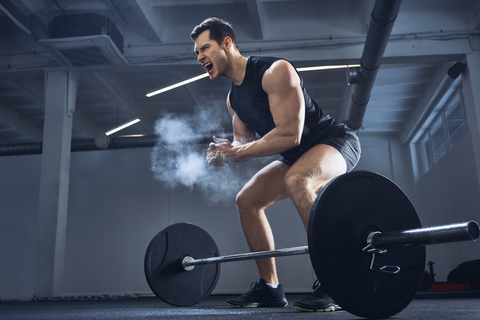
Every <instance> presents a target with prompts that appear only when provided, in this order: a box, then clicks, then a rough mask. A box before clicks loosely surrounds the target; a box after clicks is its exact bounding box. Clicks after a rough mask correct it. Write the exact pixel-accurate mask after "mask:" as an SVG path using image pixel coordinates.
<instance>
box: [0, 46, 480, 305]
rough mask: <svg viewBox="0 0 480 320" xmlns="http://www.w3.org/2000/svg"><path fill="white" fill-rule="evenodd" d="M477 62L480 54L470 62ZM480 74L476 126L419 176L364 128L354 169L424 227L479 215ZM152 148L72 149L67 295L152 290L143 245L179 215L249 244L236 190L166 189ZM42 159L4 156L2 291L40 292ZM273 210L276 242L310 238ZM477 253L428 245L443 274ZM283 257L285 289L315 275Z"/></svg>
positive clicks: (469, 86) (471, 107)
mask: <svg viewBox="0 0 480 320" xmlns="http://www.w3.org/2000/svg"><path fill="white" fill-rule="evenodd" d="M468 59H470V57H468ZM478 64H480V54H477V55H476V57H474V59H473V61H472V63H470V65H475V66H477V65H478ZM478 78H479V76H477V75H475V74H474V73H468V71H467V73H466V74H465V78H464V86H465V95H466V101H467V113H468V116H469V125H470V131H469V132H468V133H467V135H466V136H465V137H464V138H463V139H462V140H461V141H460V142H459V143H458V144H457V145H456V146H455V148H454V149H453V150H451V151H450V152H449V153H448V154H447V155H446V156H444V157H443V158H442V159H441V160H440V161H439V162H438V163H437V164H436V165H435V166H434V167H433V168H432V170H431V171H429V172H428V173H427V174H426V175H424V176H422V177H421V178H420V179H419V180H418V181H416V182H415V181H414V179H413V173H412V172H413V171H412V164H411V160H410V148H409V146H408V145H403V144H401V143H400V141H399V138H398V137H392V136H388V135H367V134H362V133H360V134H359V136H360V139H361V142H362V147H363V153H362V159H361V161H360V163H359V165H358V166H357V170H370V171H375V172H378V173H380V174H383V175H385V176H387V177H389V178H391V179H392V180H394V181H395V182H397V184H398V185H399V186H400V187H401V188H402V189H403V190H404V191H405V192H406V193H407V195H408V196H409V197H410V198H411V199H412V201H413V203H414V205H415V207H416V208H417V211H418V214H419V216H420V219H421V220H422V222H423V225H424V226H429V225H438V224H445V223H451V222H457V221H463V220H470V219H476V220H480V217H479V215H480V214H479V210H478V207H479V205H480V186H479V177H480V175H479V168H480V161H479V159H480V151H479V150H480V148H479V145H480V131H479V129H478V128H479V126H478V120H477V119H480V117H479V114H480V112H478V110H477V109H479V108H480V96H479V93H478V90H475V89H473V88H478V86H479V85H480V79H478ZM475 84H477V85H475ZM150 152H151V150H150V149H130V150H115V151H92V152H78V153H73V154H72V157H71V169H70V190H69V208H68V220H67V221H68V225H67V236H66V254H65V270H64V277H65V278H64V283H63V290H62V292H63V295H64V296H71V295H76V296H85V295H101V294H114V295H118V294H132V293H139V294H144V293H145V294H148V293H151V292H150V290H149V288H148V285H147V284H146V281H145V279H144V275H143V256H144V253H145V249H146V247H147V245H148V243H149V241H150V239H151V238H152V237H153V236H154V235H155V234H156V233H157V232H158V231H159V230H160V229H162V228H163V227H165V226H167V225H169V224H172V223H176V222H182V221H188V222H192V223H195V224H198V225H199V226H201V227H203V228H204V229H205V230H207V231H208V232H209V233H210V234H211V235H212V237H213V238H214V239H215V240H216V242H217V245H218V247H219V249H220V252H221V253H222V254H232V253H239V252H246V251H248V249H247V246H246V243H245V240H244V238H243V234H242V230H241V227H240V223H239V219H238V216H237V213H236V210H235V204H234V202H233V197H232V198H231V200H230V201H225V202H223V203H220V204H213V203H212V202H210V201H207V200H205V196H204V195H203V194H201V193H200V192H199V190H197V189H193V190H189V189H186V188H180V187H179V188H176V189H174V190H169V189H166V188H165V186H164V185H162V184H161V183H160V182H158V181H155V180H154V178H153V173H152V172H151V171H150ZM40 165H41V156H40V155H33V156H14V157H1V158H0V190H1V191H2V192H0V204H1V214H0V257H1V259H0V299H30V298H32V296H33V283H34V281H33V280H34V270H35V250H36V247H35V246H36V235H35V232H36V224H37V221H36V219H37V207H38V201H39V200H38V198H39V197H38V194H39V180H40ZM243 165H244V166H246V167H245V168H247V167H248V168H251V166H252V165H253V166H259V164H258V163H246V164H243ZM267 212H268V215H269V218H270V221H271V224H272V227H273V230H274V234H275V236H276V242H277V247H279V248H281V247H291V246H299V245H305V244H306V234H305V231H304V230H303V227H302V225H301V222H300V219H299V217H298V215H297V213H296V212H295V209H294V207H293V205H292V204H291V202H290V201H289V200H287V201H284V202H282V203H279V204H276V205H275V206H274V207H272V208H270V209H269V210H268V211H267ZM479 258H480V246H479V245H478V242H470V243H457V244H446V245H438V246H430V247H428V248H427V261H429V260H431V261H434V262H435V270H436V273H437V280H439V281H444V280H446V277H447V275H448V272H449V271H450V270H451V269H452V268H454V267H455V266H457V265H458V264H460V263H461V262H463V261H467V260H472V259H479ZM277 263H278V269H279V275H280V280H281V282H282V283H283V284H284V286H285V288H286V290H287V291H288V292H298V291H303V292H307V291H309V290H310V288H311V285H312V283H313V281H314V280H315V275H314V274H313V271H312V269H311V267H310V263H309V259H308V256H307V255H303V256H293V257H284V258H278V259H277ZM257 277H258V276H257V272H256V269H255V264H254V262H253V261H244V262H238V263H227V264H224V265H223V266H222V274H221V276H220V280H219V283H218V285H217V287H216V289H215V291H214V292H215V293H234V292H238V293H239V292H243V291H245V290H247V289H248V287H249V284H250V283H251V282H252V281H255V280H256V278H257Z"/></svg>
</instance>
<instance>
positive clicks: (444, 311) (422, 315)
mask: <svg viewBox="0 0 480 320" xmlns="http://www.w3.org/2000/svg"><path fill="white" fill-rule="evenodd" d="M304 297H305V295H302V294H290V295H287V299H288V300H289V305H288V306H287V307H286V308H266V309H260V308H259V309H257V308H253V309H233V308H230V307H228V306H227V305H226V304H225V300H226V299H228V298H230V296H210V297H208V298H207V299H206V300H204V301H202V302H201V303H199V304H198V305H196V306H193V307H188V308H178V307H173V306H170V305H168V304H166V303H164V302H162V301H160V300H159V299H157V298H154V297H144V298H137V299H111V300H83V301H79V300H75V301H28V302H27V301H13V302H0V319H9V320H36V319H39V320H84V319H98V320H109V319H112V320H113V319H115V320H123V319H138V320H141V319H162V320H168V319H176V320H179V319H187V318H189V319H195V320H197V319H215V320H221V319H245V320H247V319H249V320H250V319H275V320H276V319H298V320H303V319H329V320H330V319H332V320H338V319H341V320H345V319H348V320H353V319H361V318H359V317H357V316H354V315H352V314H350V313H348V312H346V311H339V312H326V313H319V312H316V313H306V312H297V311H295V310H294V309H293V303H294V302H295V301H297V300H300V299H302V298H304ZM392 319H398V320H399V319H405V320H407V319H408V320H413V319H418V320H429V319H432V320H441V319H455V320H462V319H465V320H472V319H480V298H479V297H478V296H476V297H475V298H471V297H467V298H465V297H463V298H454V299H444V298H443V299H425V298H422V299H414V300H413V301H412V302H411V304H410V305H409V306H408V307H407V308H406V309H404V310H403V311H402V312H400V313H399V314H397V315H396V316H394V317H392Z"/></svg>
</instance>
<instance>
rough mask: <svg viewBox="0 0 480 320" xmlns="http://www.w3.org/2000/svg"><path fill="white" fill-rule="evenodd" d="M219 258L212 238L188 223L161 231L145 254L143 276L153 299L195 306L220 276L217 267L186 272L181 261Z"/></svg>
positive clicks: (214, 265) (211, 288)
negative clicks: (153, 295)
mask: <svg viewBox="0 0 480 320" xmlns="http://www.w3.org/2000/svg"><path fill="white" fill-rule="evenodd" d="M185 256H190V257H192V258H194V259H201V258H209V257H216V256H219V252H218V248H217V246H216V244H215V242H214V241H213V239H212V237H211V236H210V235H209V234H208V233H207V232H206V231H205V230H203V229H202V228H200V227H198V226H196V225H193V224H190V223H177V224H173V225H170V226H168V227H166V228H165V229H163V230H161V231H160V232H159V233H158V234H157V235H156V236H155V237H154V238H153V239H152V241H150V244H149V245H148V248H147V252H146V253H145V265H144V266H145V277H146V278H147V282H148V285H149V286H150V289H152V291H153V292H154V293H155V295H156V296H157V297H159V298H160V299H162V300H163V301H165V302H166V303H169V304H171V305H174V306H178V307H187V306H192V305H194V304H197V303H199V302H201V301H202V300H204V299H205V298H206V297H208V296H209V295H210V293H211V292H212V291H213V289H214V288H215V285H216V284H217V281H218V277H219V276H220V264H216V263H215V264H206V265H197V266H195V268H193V270H191V271H186V270H185V269H184V268H183V267H182V265H181V262H182V260H183V258H184V257H185Z"/></svg>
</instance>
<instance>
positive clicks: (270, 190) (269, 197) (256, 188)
mask: <svg viewBox="0 0 480 320" xmlns="http://www.w3.org/2000/svg"><path fill="white" fill-rule="evenodd" d="M289 169H290V167H289V166H287V165H286V164H284V163H282V162H280V161H273V162H272V163H270V164H268V165H267V166H265V167H264V168H262V169H261V170H260V171H258V172H257V173H256V174H255V175H254V176H253V177H252V178H251V179H250V180H249V181H248V182H247V183H246V184H245V186H244V187H243V188H242V190H241V191H240V193H239V197H240V196H241V197H242V199H243V200H248V201H250V202H251V204H252V205H254V206H255V207H258V208H266V207H268V206H269V205H271V204H273V203H275V202H278V201H281V200H283V199H286V198H288V194H287V191H286V189H285V183H284V180H285V174H286V173H287V171H288V170H289Z"/></svg>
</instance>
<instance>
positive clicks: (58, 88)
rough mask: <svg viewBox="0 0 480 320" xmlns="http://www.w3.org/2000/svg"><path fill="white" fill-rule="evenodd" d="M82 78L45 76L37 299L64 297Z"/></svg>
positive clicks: (56, 73) (62, 74) (53, 73)
mask: <svg viewBox="0 0 480 320" xmlns="http://www.w3.org/2000/svg"><path fill="white" fill-rule="evenodd" d="M78 78H79V74H78V73H77V72H73V71H65V70H61V71H47V72H45V122H44V129H43V152H42V166H41V173H40V194H39V204H38V216H37V219H38V220H37V238H36V239H37V243H36V265H35V286H34V295H35V296H36V297H52V296H61V295H62V290H63V269H64V261H65V231H66V226H67V207H68V185H69V174H70V146H71V140H72V117H73V112H74V110H75V100H76V95H77V84H78Z"/></svg>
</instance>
